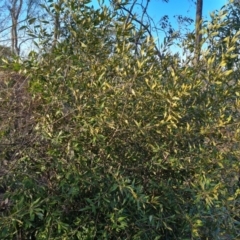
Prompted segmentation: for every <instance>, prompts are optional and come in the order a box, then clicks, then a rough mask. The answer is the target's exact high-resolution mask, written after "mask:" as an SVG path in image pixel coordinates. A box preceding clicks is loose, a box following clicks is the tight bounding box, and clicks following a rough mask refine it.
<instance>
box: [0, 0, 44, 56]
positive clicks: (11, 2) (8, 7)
mask: <svg viewBox="0 0 240 240" xmlns="http://www.w3.org/2000/svg"><path fill="white" fill-rule="evenodd" d="M40 3H41V0H5V1H4V3H3V5H2V6H1V9H2V11H3V12H5V14H2V18H3V19H4V18H6V15H9V16H10V18H7V21H5V22H7V23H5V24H7V25H8V27H6V28H5V31H7V30H8V29H10V30H11V31H10V39H11V49H12V52H14V53H15V54H16V55H19V54H20V51H21V49H20V48H21V47H20V46H21V44H22V43H23V42H24V41H26V39H24V38H23V37H22V36H21V35H20V27H21V26H22V25H21V24H22V23H24V22H25V24H26V20H27V19H30V18H33V17H36V16H37V15H38V14H39V12H37V11H36V9H37V8H38V7H39V4H40Z"/></svg>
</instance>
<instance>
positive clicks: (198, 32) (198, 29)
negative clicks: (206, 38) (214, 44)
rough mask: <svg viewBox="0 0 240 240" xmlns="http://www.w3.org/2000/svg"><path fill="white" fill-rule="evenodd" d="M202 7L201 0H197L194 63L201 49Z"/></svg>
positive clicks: (197, 60) (197, 59)
mask: <svg viewBox="0 0 240 240" xmlns="http://www.w3.org/2000/svg"><path fill="white" fill-rule="evenodd" d="M202 8H203V0H197V7H196V20H195V24H196V35H195V64H198V62H199V57H200V51H201V41H202V33H201V29H202Z"/></svg>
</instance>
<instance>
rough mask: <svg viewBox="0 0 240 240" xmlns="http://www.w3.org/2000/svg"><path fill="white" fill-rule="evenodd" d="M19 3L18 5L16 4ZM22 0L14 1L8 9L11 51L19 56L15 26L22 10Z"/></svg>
mask: <svg viewBox="0 0 240 240" xmlns="http://www.w3.org/2000/svg"><path fill="white" fill-rule="evenodd" d="M18 2H19V4H17V3H18ZM22 5H23V0H14V1H13V3H12V5H11V6H10V7H8V9H9V12H10V15H11V19H12V28H11V37H12V51H13V52H14V53H16V54H17V55H19V53H20V49H19V46H18V31H17V24H18V20H19V14H20V11H21V9H22Z"/></svg>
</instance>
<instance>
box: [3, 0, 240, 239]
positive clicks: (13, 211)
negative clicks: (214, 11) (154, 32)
mask: <svg viewBox="0 0 240 240" xmlns="http://www.w3.org/2000/svg"><path fill="white" fill-rule="evenodd" d="M51 9H54V5H52V6H50V8H49V11H52V12H54V11H58V12H59V13H60V14H61V15H62V16H63V19H64V21H63V22H62V26H61V31H60V33H59V34H60V36H61V38H60V39H61V41H60V42H59V43H57V44H56V45H54V46H53V47H51V39H50V36H51V34H49V33H47V30H44V29H49V28H48V25H47V24H48V23H46V21H45V22H43V23H42V25H41V28H40V30H39V32H38V33H39V52H31V53H30V55H29V57H28V59H27V60H24V61H22V62H20V61H15V62H14V63H10V66H9V67H11V69H13V68H12V65H14V69H18V68H19V73H20V75H22V76H25V78H26V81H23V82H22V84H20V85H16V81H17V80H16V79H15V80H14V78H13V76H12V75H11V74H10V75H8V78H7V79H8V81H7V82H5V83H1V94H2V93H4V97H2V96H3V95H1V99H0V101H1V105H2V108H1V110H0V111H1V112H0V118H1V119H0V120H1V122H0V142H1V143H0V164H1V165H0V167H1V169H2V170H1V172H0V180H1V182H0V183H1V185H2V192H4V194H2V196H1V198H2V201H1V215H0V216H1V220H0V229H1V230H0V238H1V239H17V238H18V239H34V237H35V238H36V239H225V237H227V236H228V237H231V238H230V239H237V238H238V237H239V236H240V227H239V226H240V222H239V216H240V207H239V206H240V199H239V196H240V190H239V186H238V184H239V182H238V177H239V165H240V164H239V159H240V142H239V140H240V122H239V118H240V100H239V93H240V88H239V86H240V85H239V80H238V79H236V78H235V76H236V74H238V71H239V69H238V68H237V67H236V68H232V69H229V68H227V67H226V62H224V56H231V52H232V51H235V50H237V49H236V48H238V45H237V44H236V42H237V41H238V38H239V34H240V32H238V31H237V32H236V33H235V34H234V35H233V36H231V38H228V36H227V37H226V38H224V39H220V40H219V41H222V43H225V42H226V41H227V43H228V45H227V49H228V50H227V51H224V52H222V53H221V58H220V57H219V55H218V54H219V52H218V51H212V50H213V49H214V48H217V47H219V46H220V44H221V42H215V41H212V39H214V37H215V36H216V34H215V30H216V29H215V28H214V25H211V28H210V27H209V28H208V27H205V28H204V30H205V31H206V33H207V34H205V36H206V37H205V38H204V40H205V41H206V44H207V43H209V42H211V44H212V45H209V48H208V50H207V51H204V52H202V56H201V60H200V62H199V64H198V65H197V66H196V65H194V64H193V62H194V61H189V58H188V59H187V60H186V61H187V62H188V64H186V63H185V61H184V60H180V59H179V58H177V57H176V56H171V55H170V54H169V55H167V54H166V57H165V58H164V59H162V60H161V61H160V59H158V55H157V53H156V50H155V47H154V42H153V41H152V39H151V38H149V37H147V34H145V33H142V32H141V33H138V32H137V30H136V28H135V27H134V25H133V24H132V23H131V22H129V21H128V19H127V18H124V17H122V16H121V17H119V16H118V14H117V12H116V11H111V10H110V9H107V8H105V7H102V8H101V9H98V10H94V9H93V8H90V7H88V6H87V2H85V3H84V1H81V3H79V1H74V0H72V1H66V2H65V3H64V4H63V5H62V6H61V9H57V8H55V10H51ZM213 18H214V16H213ZM216 18H218V16H216ZM219 21H220V20H219ZM44 24H46V26H45V28H44ZM49 24H50V23H49ZM221 26H222V28H223V29H225V22H224V23H223V24H222V25H221V22H218V25H217V26H215V27H216V28H217V31H221ZM35 29H36V28H35ZM38 33H37V30H36V31H35V32H34V34H38ZM32 34H33V33H32ZM138 34H142V37H141V44H137V45H136V44H135V42H134V39H135V38H136V36H138ZM230 49H231V51H230ZM216 61H218V62H217V64H216ZM10 79H11V81H9V80H10ZM26 82H27V84H28V85H27V86H26ZM10 83H12V84H11V85H9V84H10ZM16 88H17V89H18V90H19V89H20V90H21V91H19V93H18V92H17V91H16ZM16 94H18V95H16ZM22 118H24V121H23V120H22ZM20 120H21V121H20ZM16 121H17V122H16ZM19 121H20V122H19ZM3 190H4V191H3Z"/></svg>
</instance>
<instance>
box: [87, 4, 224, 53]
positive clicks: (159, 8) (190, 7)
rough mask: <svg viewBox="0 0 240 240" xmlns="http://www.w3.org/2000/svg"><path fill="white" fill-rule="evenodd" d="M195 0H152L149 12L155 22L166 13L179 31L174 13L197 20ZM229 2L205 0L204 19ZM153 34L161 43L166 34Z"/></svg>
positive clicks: (174, 47)
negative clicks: (166, 0) (165, 0)
mask: <svg viewBox="0 0 240 240" xmlns="http://www.w3.org/2000/svg"><path fill="white" fill-rule="evenodd" d="M141 1H143V3H146V0H139V1H138V2H141ZM108 2H109V1H108V0H105V4H107V3H108ZM130 2H132V1H130ZM195 2H196V0H169V1H168V3H166V2H164V1H162V0H150V3H149V7H148V13H149V15H150V16H151V18H152V19H153V20H154V22H155V23H158V22H159V20H160V19H161V17H163V16H164V15H168V16H169V22H170V23H171V25H172V27H173V28H174V29H175V30H176V31H177V30H179V25H178V23H177V20H176V19H175V18H174V15H182V16H185V17H189V18H192V19H193V20H195V14H196V4H195ZM227 2H228V0H203V18H204V20H206V19H209V15H210V13H211V12H213V11H215V10H220V8H221V7H222V6H223V5H224V4H226V3H227ZM90 5H94V6H97V0H93V1H92V2H91V3H90ZM139 9H140V8H139ZM138 11H139V10H138V9H137V8H136V9H135V12H136V13H138ZM140 13H141V11H139V14H140ZM194 26H195V24H194V22H193V23H192V25H191V26H188V27H187V28H188V29H189V30H190V31H192V30H194ZM181 27H183V26H181ZM181 33H186V30H185V29H184V28H183V29H181ZM153 36H154V37H155V38H156V39H155V40H157V39H158V40H159V43H161V42H162V40H163V37H164V36H165V34H164V33H163V32H158V38H157V35H156V34H155V33H153ZM171 51H173V52H176V51H177V52H181V50H180V49H179V48H178V47H177V46H175V45H174V46H172V47H171Z"/></svg>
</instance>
